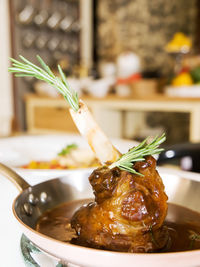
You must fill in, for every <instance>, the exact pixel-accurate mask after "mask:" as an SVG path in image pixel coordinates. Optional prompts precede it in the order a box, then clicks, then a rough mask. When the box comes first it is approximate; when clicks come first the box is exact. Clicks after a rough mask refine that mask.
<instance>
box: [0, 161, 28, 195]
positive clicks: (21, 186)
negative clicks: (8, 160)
mask: <svg viewBox="0 0 200 267" xmlns="http://www.w3.org/2000/svg"><path fill="white" fill-rule="evenodd" d="M0 174H2V175H3V176H5V177H6V178H8V179H9V180H10V181H11V182H12V183H13V184H14V185H15V186H16V187H17V189H18V190H19V191H20V192H22V191H24V190H25V189H27V188H28V187H30V185H29V184H28V183H27V182H26V181H25V180H24V179H23V178H22V177H21V176H20V175H19V174H17V173H16V172H14V171H13V170H12V169H10V168H9V167H7V166H6V165H4V164H2V163H0Z"/></svg>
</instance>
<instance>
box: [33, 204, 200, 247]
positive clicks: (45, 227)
mask: <svg viewBox="0 0 200 267" xmlns="http://www.w3.org/2000/svg"><path fill="white" fill-rule="evenodd" d="M89 202H91V199H84V200H78V201H72V202H67V203H64V204H62V205H59V206H57V207H55V208H54V209H52V210H49V211H47V212H45V213H44V214H43V215H42V217H41V218H40V219H39V221H38V223H37V226H36V230H37V231H38V232H40V233H43V234H45V235H47V236H50V237H52V238H55V239H57V240H60V241H64V242H70V243H73V244H77V245H79V244H78V239H77V238H76V237H77V236H76V233H75V231H74V230H73V229H72V228H71V226H70V219H71V217H72V216H73V214H74V212H75V211H76V210H77V209H78V208H79V207H80V206H82V205H84V204H87V203H89ZM164 225H166V227H168V229H169V235H170V238H169V243H168V246H167V248H165V249H164V250H163V251H162V252H178V251H186V250H194V249H200V213H198V212H194V211H192V210H190V209H188V208H185V207H182V206H179V205H175V204H172V203H169V204H168V215H167V217H166V220H165V223H164Z"/></svg>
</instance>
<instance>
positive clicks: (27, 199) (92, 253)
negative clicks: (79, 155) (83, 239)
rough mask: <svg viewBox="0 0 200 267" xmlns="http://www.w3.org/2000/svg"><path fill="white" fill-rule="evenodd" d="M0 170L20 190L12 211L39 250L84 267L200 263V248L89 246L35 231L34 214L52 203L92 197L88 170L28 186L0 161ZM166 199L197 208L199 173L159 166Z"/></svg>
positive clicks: (192, 265)
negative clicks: (131, 250)
mask: <svg viewBox="0 0 200 267" xmlns="http://www.w3.org/2000/svg"><path fill="white" fill-rule="evenodd" d="M0 174H2V175H4V176H6V177H7V178H9V179H10V180H11V181H12V182H13V183H14V184H15V185H16V186H17V187H18V189H19V191H20V194H19V195H18V196H17V198H16V199H15V201H14V203H13V213H14V215H15V217H16V219H17V220H18V222H19V223H20V225H21V226H22V230H23V232H24V233H25V235H26V236H27V237H28V238H29V239H30V240H31V241H32V242H33V243H34V244H35V245H36V246H37V247H39V248H40V249H41V250H43V251H44V252H47V253H48V254H51V255H53V256H55V257H56V258H58V259H60V260H62V262H63V263H67V262H70V263H73V264H77V265H79V266H85V267H130V266H136V267H137V266H140V267H146V266H149V267H151V266H152V267H153V266H154V267H158V266H162V267H165V266H166V267H167V266H176V267H179V266H180V267H195V266H200V250H196V251H190V252H179V253H153V254H134V253H120V252H110V251H104V250H97V249H90V248H85V247H80V246H76V245H71V244H68V243H64V242H60V241H57V240H55V239H52V238H50V237H47V236H45V235H43V234H40V233H38V232H36V231H35V230H34V229H35V225H36V222H37V220H38V218H39V217H40V216H41V215H42V214H43V213H44V212H45V211H46V210H47V209H51V208H54V207H55V206H57V205H59V204H61V203H63V202H66V201H72V200H76V199H83V198H90V197H93V194H92V190H91V187H90V185H89V182H88V176H89V173H86V172H81V171H80V172H75V173H70V174H69V175H66V177H62V178H57V179H53V180H49V181H47V182H43V183H40V184H37V185H35V186H32V187H31V186H30V185H29V184H28V183H27V182H26V181H25V180H24V179H23V178H22V177H20V176H19V175H18V174H17V173H15V172H14V171H12V170H11V169H9V168H8V167H6V166H5V165H3V164H0ZM160 174H161V176H162V178H163V182H164V184H165V187H166V192H167V194H168V196H169V201H170V202H173V203H177V204H181V205H183V206H186V207H188V208H192V209H193V210H196V211H199V212H200V205H199V200H200V178H199V177H200V175H197V174H196V175H195V174H192V173H186V172H180V174H179V175H175V174H173V173H170V172H169V171H168V170H167V169H163V168H160Z"/></svg>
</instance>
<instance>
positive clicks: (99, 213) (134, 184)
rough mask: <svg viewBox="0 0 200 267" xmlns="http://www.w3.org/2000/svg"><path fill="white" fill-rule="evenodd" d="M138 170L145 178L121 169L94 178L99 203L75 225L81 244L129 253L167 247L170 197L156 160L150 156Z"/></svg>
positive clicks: (97, 172)
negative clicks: (168, 200) (165, 189)
mask: <svg viewBox="0 0 200 267" xmlns="http://www.w3.org/2000/svg"><path fill="white" fill-rule="evenodd" d="M134 169H135V170H136V171H137V172H139V173H141V174H143V176H140V175H137V174H133V173H130V172H127V171H124V170H120V169H119V168H118V167H115V168H113V169H109V168H107V167H101V168H98V169H96V170H94V171H93V173H92V174H91V175H90V177H89V181H90V183H91V185H92V188H93V191H94V195H95V202H92V203H89V204H88V205H86V206H83V207H81V208H80V209H79V210H78V211H77V212H76V213H75V214H74V216H73V218H72V221H71V225H72V227H73V228H74V229H75V230H76V232H77V235H78V243H79V244H80V243H81V244H83V245H85V246H89V247H94V248H101V249H108V250H115V251H128V252H153V251H159V250H161V249H162V248H164V247H165V246H166V244H167V242H168V232H167V229H166V228H165V226H163V221H164V219H165V217H166V214H167V195H166V194H165V192H164V185H163V183H162V179H161V178H160V176H159V174H158V172H157V170H156V160H155V159H154V158H153V157H152V156H147V157H146V158H145V161H140V162H137V163H135V164H134Z"/></svg>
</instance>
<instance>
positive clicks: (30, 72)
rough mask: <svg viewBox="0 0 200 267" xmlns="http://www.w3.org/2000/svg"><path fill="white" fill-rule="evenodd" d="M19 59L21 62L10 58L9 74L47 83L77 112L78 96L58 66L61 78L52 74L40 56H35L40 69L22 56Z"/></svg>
mask: <svg viewBox="0 0 200 267" xmlns="http://www.w3.org/2000/svg"><path fill="white" fill-rule="evenodd" d="M19 57H20V59H21V60H22V62H20V61H18V60H16V59H13V58H11V61H12V67H10V68H8V70H9V72H12V73H16V74H15V76H16V77H25V76H29V77H35V78H36V79H38V80H42V81H45V82H47V83H48V84H50V85H52V86H53V87H54V88H56V89H57V90H58V91H59V92H60V93H61V94H62V95H63V96H64V98H65V99H66V100H67V102H68V103H69V105H70V106H71V108H72V109H73V110H74V111H78V109H79V99H78V94H77V93H76V92H75V91H73V90H72V89H71V88H70V86H69V84H68V83H67V80H66V77H65V74H64V73H63V71H62V69H61V67H60V66H59V65H58V71H59V73H60V76H61V78H60V77H57V76H55V75H54V74H53V72H52V71H51V69H50V68H49V67H48V66H47V65H46V64H45V62H44V61H43V60H42V58H41V57H40V56H37V60H38V61H39V63H40V64H41V66H42V68H40V67H38V66H36V65H34V64H33V63H31V62H30V61H29V60H27V59H26V58H24V57H23V56H19Z"/></svg>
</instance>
